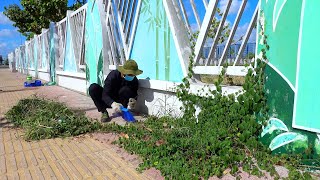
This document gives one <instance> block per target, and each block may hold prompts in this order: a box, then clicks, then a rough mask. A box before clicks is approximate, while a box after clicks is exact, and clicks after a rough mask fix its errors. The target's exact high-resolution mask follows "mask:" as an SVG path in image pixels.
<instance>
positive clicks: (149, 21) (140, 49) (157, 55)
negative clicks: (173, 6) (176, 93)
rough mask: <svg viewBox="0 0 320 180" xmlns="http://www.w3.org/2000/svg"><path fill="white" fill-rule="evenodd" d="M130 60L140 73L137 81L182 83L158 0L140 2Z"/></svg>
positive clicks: (165, 18)
mask: <svg viewBox="0 0 320 180" xmlns="http://www.w3.org/2000/svg"><path fill="white" fill-rule="evenodd" d="M149 8H150V9H149ZM130 58H131V59H134V60H136V61H137V63H138V65H139V68H140V69H141V70H143V74H141V75H139V77H138V78H140V79H144V78H150V79H153V80H168V81H173V82H181V81H182V79H183V72H182V68H181V65H180V60H179V57H178V54H177V49H176V47H175V44H174V41H173V37H172V32H171V31H170V27H169V24H168V20H167V17H166V14H165V10H164V7H163V4H162V1H161V0H156V1H149V0H146V1H143V3H142V7H141V12H140V15H139V21H138V25H137V30H136V34H135V39H134V42H133V47H132V51H131V54H130Z"/></svg>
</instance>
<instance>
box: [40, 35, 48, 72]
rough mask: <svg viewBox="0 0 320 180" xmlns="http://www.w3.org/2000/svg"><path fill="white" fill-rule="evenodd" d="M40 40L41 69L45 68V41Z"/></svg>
mask: <svg viewBox="0 0 320 180" xmlns="http://www.w3.org/2000/svg"><path fill="white" fill-rule="evenodd" d="M42 38H44V37H42ZM41 42H42V44H41V46H42V48H41V50H42V52H41V53H42V55H41V58H42V61H41V68H42V69H47V58H48V57H47V56H46V49H45V47H46V46H45V43H44V40H42V41H41Z"/></svg>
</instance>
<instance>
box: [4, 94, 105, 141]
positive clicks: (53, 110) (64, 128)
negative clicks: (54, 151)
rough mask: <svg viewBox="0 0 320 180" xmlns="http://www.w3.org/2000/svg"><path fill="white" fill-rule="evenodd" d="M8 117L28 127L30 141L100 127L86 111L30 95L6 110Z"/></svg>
mask: <svg viewBox="0 0 320 180" xmlns="http://www.w3.org/2000/svg"><path fill="white" fill-rule="evenodd" d="M6 118H7V119H8V120H10V121H11V122H12V123H14V125H16V126H18V127H21V128H23V129H24V130H25V135H24V138H25V139H26V140H39V139H47V138H55V137H67V136H76V135H79V134H83V133H88V132H93V131H96V130H98V129H100V127H101V125H100V124H99V123H97V122H94V123H92V122H91V121H90V120H89V119H88V118H87V117H85V115H84V113H83V112H82V113H81V112H76V111H73V110H70V109H69V108H68V107H66V106H65V105H63V104H61V103H58V102H54V101H49V100H45V99H41V98H37V97H34V98H28V99H23V100H20V101H19V103H18V104H17V105H16V106H14V107H13V108H12V109H11V110H9V111H8V112H7V113H6Z"/></svg>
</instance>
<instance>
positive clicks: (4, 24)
mask: <svg viewBox="0 0 320 180" xmlns="http://www.w3.org/2000/svg"><path fill="white" fill-rule="evenodd" d="M183 1H184V2H185V5H186V11H187V14H188V16H189V17H190V25H191V27H192V29H195V30H196V29H197V24H196V21H195V19H194V16H193V11H192V9H191V6H190V1H189V0H183ZM73 2H74V0H69V5H70V4H72V3H73ZM194 2H195V4H196V6H197V9H198V13H199V16H200V19H201V21H202V20H203V17H204V14H205V9H204V6H203V0H194ZM226 2H227V0H220V2H219V7H220V8H221V9H222V10H223V7H224V6H225V4H226ZM241 2H242V0H233V2H232V5H231V9H230V13H229V15H228V19H227V21H228V23H230V24H231V25H232V24H233V21H234V19H235V17H236V14H237V11H238V9H239V7H240V5H241ZM14 3H16V4H19V0H0V55H3V56H7V54H8V53H10V52H12V51H13V50H14V49H15V48H16V47H18V46H19V45H21V44H24V42H25V39H26V38H25V37H24V36H22V35H21V34H20V33H19V32H18V31H17V28H15V27H13V26H12V22H11V21H10V20H9V19H8V18H7V17H6V16H5V15H4V14H3V11H4V7H5V6H8V5H9V4H14ZM257 3H258V0H248V3H247V6H246V10H245V12H244V14H243V18H242V20H241V21H240V24H239V28H238V30H237V33H236V35H235V38H234V39H237V38H238V37H240V36H241V34H244V33H245V32H246V29H247V26H248V24H249V21H250V19H251V17H252V14H253V12H254V10H255V7H256V5H257ZM250 40H251V41H254V40H255V35H252V36H251V38H250Z"/></svg>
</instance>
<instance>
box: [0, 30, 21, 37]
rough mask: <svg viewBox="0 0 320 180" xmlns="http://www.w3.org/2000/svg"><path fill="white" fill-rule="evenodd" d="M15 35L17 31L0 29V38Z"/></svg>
mask: <svg viewBox="0 0 320 180" xmlns="http://www.w3.org/2000/svg"><path fill="white" fill-rule="evenodd" d="M17 34H18V31H17V29H0V37H12V36H15V35H17Z"/></svg>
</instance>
